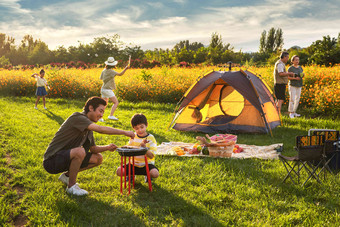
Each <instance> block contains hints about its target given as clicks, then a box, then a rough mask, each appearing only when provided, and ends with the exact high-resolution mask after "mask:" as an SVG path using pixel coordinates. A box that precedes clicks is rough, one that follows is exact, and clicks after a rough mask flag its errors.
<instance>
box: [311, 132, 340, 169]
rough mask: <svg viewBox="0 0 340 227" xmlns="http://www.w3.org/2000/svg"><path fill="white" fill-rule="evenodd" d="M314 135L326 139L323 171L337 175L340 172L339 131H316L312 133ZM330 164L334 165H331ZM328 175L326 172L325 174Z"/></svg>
mask: <svg viewBox="0 0 340 227" xmlns="http://www.w3.org/2000/svg"><path fill="white" fill-rule="evenodd" d="M311 132H312V135H323V136H324V137H325V145H324V154H323V160H322V162H323V163H322V169H321V170H322V171H324V170H327V171H328V172H329V173H331V174H333V175H335V174H336V173H337V172H338V170H339V166H338V162H339V152H340V148H339V144H340V138H339V131H335V130H329V129H324V130H322V129H315V131H311ZM309 133H310V132H309ZM330 163H334V164H333V165H330ZM325 174H326V172H325Z"/></svg>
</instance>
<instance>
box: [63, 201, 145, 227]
mask: <svg viewBox="0 0 340 227" xmlns="http://www.w3.org/2000/svg"><path fill="white" fill-rule="evenodd" d="M69 198H70V200H57V201H56V206H57V209H58V212H59V214H60V219H61V220H60V221H63V222H65V223H66V224H68V225H70V226H143V225H144V223H143V222H142V221H141V220H140V219H139V218H138V217H137V216H135V214H134V213H133V211H132V210H131V211H128V210H127V209H126V208H124V207H119V206H118V207H116V206H112V205H111V204H109V203H107V202H103V201H100V200H97V199H94V198H91V197H87V196H85V197H77V196H69ZM122 199H123V198H122ZM94 211H95V212H94Z"/></svg>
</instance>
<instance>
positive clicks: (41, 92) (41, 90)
mask: <svg viewBox="0 0 340 227" xmlns="http://www.w3.org/2000/svg"><path fill="white" fill-rule="evenodd" d="M35 94H36V96H45V95H47V91H46V88H45V87H37V91H36V92H35Z"/></svg>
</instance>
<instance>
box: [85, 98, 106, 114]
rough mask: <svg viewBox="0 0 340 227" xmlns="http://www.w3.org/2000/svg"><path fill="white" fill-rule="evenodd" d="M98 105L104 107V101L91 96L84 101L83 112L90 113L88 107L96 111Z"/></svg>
mask: <svg viewBox="0 0 340 227" xmlns="http://www.w3.org/2000/svg"><path fill="white" fill-rule="evenodd" d="M99 105H104V106H106V101H105V100H104V99H102V98H100V97H97V96H93V97H91V98H89V99H88V100H87V101H86V103H85V106H84V112H85V113H86V114H87V113H88V112H89V111H90V109H89V108H90V106H92V107H93V109H94V110H96V109H97V108H98V106H99Z"/></svg>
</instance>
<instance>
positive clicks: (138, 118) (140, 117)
mask: <svg viewBox="0 0 340 227" xmlns="http://www.w3.org/2000/svg"><path fill="white" fill-rule="evenodd" d="M139 124H145V125H146V126H148V120H146V117H145V115H144V114H141V113H138V114H135V115H133V117H132V118H131V125H132V128H133V127H135V126H137V125H139Z"/></svg>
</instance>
